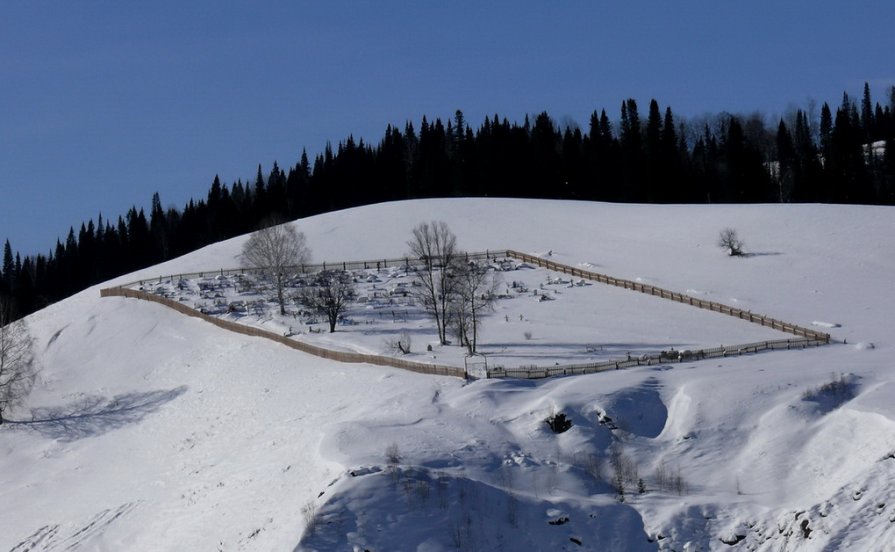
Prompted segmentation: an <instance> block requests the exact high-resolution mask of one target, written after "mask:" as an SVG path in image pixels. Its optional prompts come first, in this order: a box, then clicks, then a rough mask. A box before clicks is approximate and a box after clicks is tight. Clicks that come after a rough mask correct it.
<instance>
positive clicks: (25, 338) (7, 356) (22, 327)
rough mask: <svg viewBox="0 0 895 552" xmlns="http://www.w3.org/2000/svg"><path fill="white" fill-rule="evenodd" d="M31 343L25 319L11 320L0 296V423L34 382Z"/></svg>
mask: <svg viewBox="0 0 895 552" xmlns="http://www.w3.org/2000/svg"><path fill="white" fill-rule="evenodd" d="M33 343H34V340H33V339H32V337H31V332H30V331H29V330H28V326H27V324H26V323H25V321H24V320H16V321H12V317H11V316H10V307H9V303H8V302H7V301H6V300H5V299H3V298H0V424H2V423H3V413H4V412H7V411H9V410H11V409H12V408H15V407H16V406H19V405H21V404H22V401H24V400H25V397H27V396H28V393H30V392H31V387H32V386H33V385H34V379H35V377H36V375H37V369H36V367H35V362H34V352H33Z"/></svg>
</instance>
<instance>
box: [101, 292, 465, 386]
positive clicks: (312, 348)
mask: <svg viewBox="0 0 895 552" xmlns="http://www.w3.org/2000/svg"><path fill="white" fill-rule="evenodd" d="M100 296H101V297H132V298H136V299H143V300H145V301H152V302H153V303H159V304H161V305H164V306H166V307H170V308H172V309H174V310H176V311H177V312H180V313H182V314H185V315H187V316H192V317H195V318H199V319H202V320H204V321H206V322H208V323H210V324H214V325H215V326H217V327H219V328H223V329H225V330H230V331H231V332H236V333H239V334H243V335H248V336H253V337H263V338H266V339H270V340H271V341H276V342H277V343H281V344H283V345H286V346H287V347H291V348H293V349H297V350H299V351H302V352H305V353H308V354H312V355H314V356H318V357H321V358H326V359H330V360H336V361H339V362H350V363H367V364H375V365H378V366H391V367H392V368H401V369H404V370H410V371H411V372H419V373H422V374H433V375H437V376H455V377H460V378H463V377H466V371H465V369H463V368H458V367H456V366H445V365H441V364H426V363H422V362H412V361H408V360H404V359H400V358H394V357H387V356H378V355H366V354H362V353H353V352H347V351H333V350H331V349H325V348H323V347H318V346H316V345H311V344H309V343H303V342H301V341H296V340H294V339H289V338H288V337H286V336H282V335H279V334H276V333H274V332H270V331H267V330H262V329H260V328H254V327H252V326H246V325H245V324H238V323H236V322H231V321H230V320H223V319H220V318H216V317H214V316H210V315H207V314H204V313H202V312H199V311H197V310H196V309H193V308H191V307H188V306H186V305H184V304H182V303H179V302H177V301H174V300H172V299H168V298H167V297H162V296H160V295H155V294H152V293H147V292H145V291H140V290H135V289H128V288H125V287H114V288H106V289H103V290H101V291H100Z"/></svg>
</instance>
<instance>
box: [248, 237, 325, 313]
mask: <svg viewBox="0 0 895 552" xmlns="http://www.w3.org/2000/svg"><path fill="white" fill-rule="evenodd" d="M281 222H282V221H279V220H275V219H269V220H268V222H267V224H266V225H265V226H263V227H262V228H261V229H260V230H258V231H256V232H253V233H252V235H251V236H249V239H248V240H247V241H246V242H245V244H244V245H243V246H242V255H241V259H242V264H243V266H245V267H249V268H256V269H260V270H261V271H262V273H264V274H265V275H267V276H268V277H269V278H271V279H272V280H273V281H274V284H275V285H276V288H277V300H278V301H279V303H280V314H286V303H285V298H284V293H283V290H284V288H285V286H286V281H287V279H288V277H289V270H290V269H291V268H294V267H296V266H299V265H304V264H307V263H308V262H310V260H311V250H310V249H308V246H307V243H306V242H305V235H304V234H303V233H301V232H299V231H297V230H296V229H295V227H294V226H292V225H291V224H288V223H286V224H281Z"/></svg>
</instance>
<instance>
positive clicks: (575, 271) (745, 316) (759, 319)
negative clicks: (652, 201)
mask: <svg viewBox="0 0 895 552" xmlns="http://www.w3.org/2000/svg"><path fill="white" fill-rule="evenodd" d="M506 254H507V256H508V257H510V258H513V259H517V260H519V261H522V262H525V263H531V264H534V265H537V266H539V267H541V268H546V269H548V270H554V271H556V272H562V273H564V274H568V275H570V276H573V277H575V278H584V279H587V280H594V281H596V282H600V283H603V284H609V285H611V286H617V287H620V288H624V289H630V290H633V291H639V292H640V293H645V294H647V295H653V296H656V297H661V298H662V299H668V300H671V301H676V302H678V303H683V304H685V305H691V306H694V307H699V308H701V309H706V310H710V311H715V312H719V313H721V314H726V315H728V316H732V317H734V318H739V319H740V320H745V321H747V322H751V323H753V324H759V325H761V326H766V327H769V328H773V329H775V330H779V331H781V332H784V333H789V334H793V335H795V336H798V337H803V338H805V339H809V340H815V341H823V342H824V343H829V342H830V335H829V334H826V333H823V332H819V331H817V330H812V329H810V328H803V327H801V326H797V325H795V324H789V323H787V322H783V321H782V320H776V319H774V318H771V317H769V316H765V315H763V314H755V313H753V312H751V311H747V310H743V309H738V308H736V307H730V306H728V305H724V304H722V303H716V302H714V301H705V300H703V299H699V298H697V297H693V296H691V295H686V294H683V293H677V292H673V291H669V290H667V289H663V288H660V287H656V286H651V285H649V284H643V283H640V282H634V281H631V280H623V279H621V278H613V277H612V276H607V275H605V274H600V273H598V272H591V271H589V270H583V269H580V268H576V267H573V266H569V265H565V264H562V263H556V262H553V261H548V260H545V259H542V258H540V257H535V256H533V255H527V254H525V253H520V252H518V251H513V250H508V251H507V252H506Z"/></svg>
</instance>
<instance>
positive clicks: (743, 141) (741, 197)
mask: <svg viewBox="0 0 895 552" xmlns="http://www.w3.org/2000/svg"><path fill="white" fill-rule="evenodd" d="M887 99H888V102H886V103H887V104H888V105H881V104H880V103H875V104H874V103H873V102H872V100H871V97H870V90H869V86H867V85H866V84H865V86H864V95H863V97H862V99H861V101H860V102H856V101H854V100H853V99H852V98H850V97H849V96H848V95H847V94H844V95H843V99H842V102H841V104H839V105H838V106H837V107H836V108H835V111H834V109H833V108H831V107H830V106H829V105H828V104H824V105H823V107H822V108H821V110H820V113H819V116H818V117H814V116H813V115H812V114H810V113H808V112H807V111H803V110H796V111H795V112H794V113H791V114H789V115H788V116H786V117H784V118H781V119H780V120H779V122H778V123H777V124H776V126H775V127H774V126H772V127H770V128H769V127H768V125H767V124H766V122H765V120H764V117H763V116H761V115H760V114H755V115H750V116H736V115H730V114H719V115H715V116H712V117H704V118H702V119H700V120H691V121H687V122H685V121H683V120H678V119H676V118H675V116H674V114H673V112H672V110H671V108H670V107H666V108H665V109H664V111H663V110H662V109H660V107H659V104H658V102H656V101H655V100H652V101H651V102H650V104H649V107H648V109H647V113H646V117H645V120H644V118H643V117H642V116H641V114H640V109H639V107H638V105H637V102H636V101H635V100H633V99H629V100H626V101H624V102H623V103H622V105H621V112H620V117H619V119H618V120H617V121H615V122H613V121H611V120H610V118H609V116H608V115H607V114H606V111H605V110H602V111H600V112H599V113H597V112H596V111H594V113H593V114H592V115H591V117H590V121H589V125H588V128H587V129H586V130H582V129H581V128H579V127H578V126H577V125H575V124H568V125H565V126H564V127H560V126H559V125H558V124H557V123H556V122H555V121H554V120H553V119H552V118H551V117H550V116H549V115H548V114H547V113H541V114H539V115H537V116H535V117H533V119H534V120H533V121H532V120H531V119H530V118H529V117H526V118H525V120H524V122H522V123H521V124H520V123H518V122H512V123H511V122H509V121H508V120H507V119H506V118H500V117H499V116H497V115H494V116H493V117H486V118H485V120H484V122H483V123H482V124H481V126H479V127H478V129H473V128H472V127H471V126H470V125H468V124H467V122H466V120H465V118H464V116H463V113H462V112H461V111H457V112H456V114H455V116H454V118H453V119H452V120H448V121H447V122H444V121H442V120H441V119H435V120H434V121H431V122H430V121H428V120H427V119H426V118H425V117H424V118H423V120H422V122H421V123H420V126H419V130H417V129H416V128H415V127H414V125H413V124H412V123H410V122H408V123H407V124H406V125H405V126H404V129H403V130H402V129H399V128H396V127H393V126H389V127H388V128H387V129H386V131H385V135H384V136H383V137H382V139H381V140H380V142H379V144H378V145H376V146H373V145H370V144H366V143H364V141H363V140H360V141H355V140H354V138H353V137H348V138H347V139H346V140H345V141H343V142H341V143H339V145H338V147H337V148H336V149H335V150H334V149H333V148H332V146H331V145H329V144H328V145H327V146H326V148H325V149H324V151H323V153H322V154H320V155H317V156H316V158H315V159H314V162H313V164H312V163H311V162H310V161H309V159H308V155H307V153H306V152H303V153H302V155H301V158H300V160H299V161H298V162H297V163H296V164H295V165H294V166H292V167H290V168H289V169H288V171H284V170H283V169H281V168H280V167H279V166H278V164H277V163H274V165H273V168H272V169H271V170H270V172H269V173H267V174H266V175H265V174H264V172H263V171H262V168H261V166H260V165H259V167H258V171H257V175H256V177H255V180H254V182H248V181H247V182H243V181H241V180H238V181H236V182H235V183H232V184H230V185H227V184H225V183H222V182H221V181H220V179H219V178H217V177H215V179H214V182H213V183H212V185H211V188H210V189H209V191H208V195H207V197H205V198H204V199H200V200H191V201H190V202H189V203H187V204H186V205H185V206H184V207H183V209H177V208H173V207H171V208H168V209H164V208H162V203H161V198H160V197H159V195H158V193H156V194H154V195H153V197H152V206H151V210H150V212H149V216H147V215H146V214H145V213H144V210H143V209H142V208H141V209H137V208H136V207H132V208H131V209H130V210H129V211H128V212H127V214H126V215H124V216H119V217H118V219H117V220H110V219H104V218H103V217H102V216H99V217H98V218H97V220H96V221H95V222H94V221H93V220H90V221H88V222H86V223H83V224H81V226H80V229H79V230H77V231H76V230H75V229H74V227H73V228H71V229H70V230H69V233H68V236H67V237H66V239H65V241H64V242H62V241H57V243H56V247H55V249H54V250H52V251H50V252H49V253H47V254H46V255H44V254H38V255H34V256H25V257H24V258H22V257H21V256H20V255H19V254H18V253H13V249H12V247H11V244H10V243H9V241H8V240H7V241H6V243H5V245H4V250H3V265H2V272H0V294H2V295H3V296H5V297H7V298H11V299H12V300H11V301H6V303H7V304H10V305H12V306H13V308H14V309H15V314H16V315H18V316H23V315H26V314H28V313H31V312H34V311H35V310H38V309H40V308H43V307H44V306H46V305H48V304H50V303H52V302H54V301H57V300H59V299H62V298H64V297H67V296H69V295H71V294H73V293H75V292H77V291H79V290H82V289H84V288H86V287H89V286H90V285H93V284H96V283H99V282H102V281H105V280H108V279H110V278H113V277H115V276H118V275H121V274H125V273H128V272H131V271H133V270H137V269H140V268H143V267H147V266H151V265H154V264H157V263H159V262H162V261H165V260H167V259H171V258H174V257H177V256H179V255H183V254H185V253H188V252H190V251H194V250H196V249H198V248H200V247H203V246H205V245H208V244H211V243H214V242H217V241H220V240H223V239H227V238H230V237H233V236H237V235H240V234H244V233H247V232H251V231H253V230H255V229H257V228H258V227H259V225H260V224H261V223H262V222H263V221H264V220H265V219H268V218H270V217H271V216H274V215H278V216H281V217H283V218H286V219H290V220H291V219H294V218H299V217H305V216H309V215H315V214H319V213H323V212H328V211H332V210H336V209H343V208H348V207H355V206H359V205H366V204H370V203H377V202H382V201H392V200H400V199H410V198H429V197H454V196H498V197H523V198H552V199H579V200H599V201H616V202H642V203H670V202H675V203H722V202H723V203H740V202H742V203H755V202H774V203H776V202H828V203H874V204H889V205H891V204H895V144H893V142H895V87H893V88H892V89H891V90H890V93H889V98H887ZM872 144H877V145H880V144H883V145H884V147H871V145H872ZM883 152H884V153H883Z"/></svg>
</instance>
